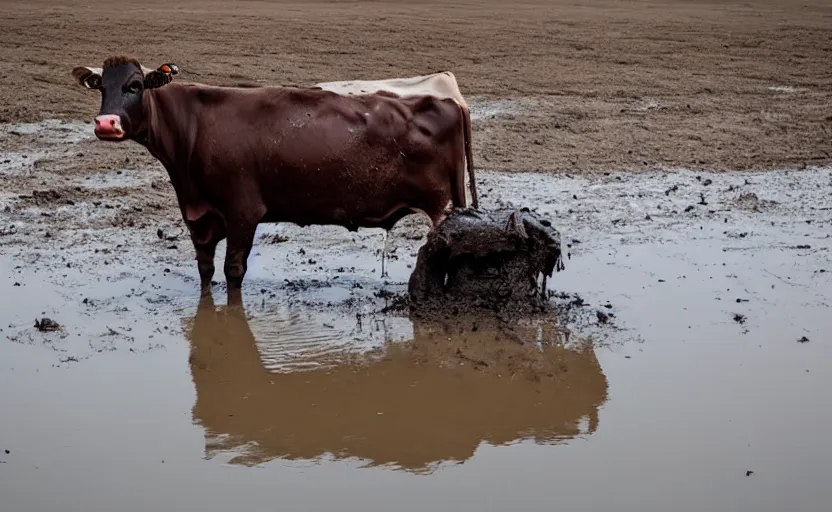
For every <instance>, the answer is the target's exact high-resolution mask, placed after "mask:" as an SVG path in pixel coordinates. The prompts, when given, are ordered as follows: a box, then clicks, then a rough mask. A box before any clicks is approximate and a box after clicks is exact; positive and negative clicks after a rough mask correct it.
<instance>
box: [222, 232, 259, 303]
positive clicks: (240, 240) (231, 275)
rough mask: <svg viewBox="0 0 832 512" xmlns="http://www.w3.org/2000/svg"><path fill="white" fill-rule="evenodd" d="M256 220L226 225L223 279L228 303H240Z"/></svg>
mask: <svg viewBox="0 0 832 512" xmlns="http://www.w3.org/2000/svg"><path fill="white" fill-rule="evenodd" d="M256 231H257V223H256V222H236V223H234V224H233V225H232V224H231V223H229V225H228V246H227V247H226V252H225V281H226V284H227V285H228V305H229V306H231V305H239V304H242V295H243V294H242V288H243V278H244V277H245V275H246V270H247V269H248V256H249V254H250V253H251V246H252V245H253V244H254V233H255V232H256Z"/></svg>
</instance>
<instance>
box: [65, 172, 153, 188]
mask: <svg viewBox="0 0 832 512" xmlns="http://www.w3.org/2000/svg"><path fill="white" fill-rule="evenodd" d="M150 181H151V180H150V179H142V178H138V177H136V176H132V175H131V174H130V172H129V171H116V172H109V173H99V174H94V175H91V176H86V177H85V178H84V179H82V180H77V181H76V182H75V183H76V184H77V185H79V186H82V187H84V188H88V189H94V190H103V189H109V188H139V187H146V186H150Z"/></svg>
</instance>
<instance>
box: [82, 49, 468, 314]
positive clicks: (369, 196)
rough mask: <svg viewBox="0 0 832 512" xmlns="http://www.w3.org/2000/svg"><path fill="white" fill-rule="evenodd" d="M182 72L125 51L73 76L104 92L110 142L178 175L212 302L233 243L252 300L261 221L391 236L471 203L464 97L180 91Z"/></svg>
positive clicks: (229, 269) (103, 116) (231, 268)
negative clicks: (219, 268)
mask: <svg viewBox="0 0 832 512" xmlns="http://www.w3.org/2000/svg"><path fill="white" fill-rule="evenodd" d="M177 72H178V70H177V68H176V66H175V65H173V64H165V65H162V66H160V67H159V68H158V69H155V70H152V71H151V70H148V69H146V68H144V67H143V66H141V64H139V62H138V61H136V60H135V59H132V58H126V57H112V58H109V59H107V60H106V61H105V62H104V66H103V68H102V69H95V68H87V67H76V68H75V69H73V71H72V74H73V76H74V77H75V79H76V80H77V82H78V84H79V85H81V86H83V87H87V88H90V89H98V90H100V91H101V96H102V97H101V109H100V111H99V114H98V116H97V117H96V118H95V133H96V136H97V137H98V138H99V139H101V140H109V141H124V140H132V141H135V142H138V143H139V144H141V145H143V146H145V147H146V148H147V149H148V151H149V152H150V153H151V154H152V155H153V156H154V157H156V158H157V159H158V160H159V161H160V162H161V163H162V165H164V167H165V169H166V170H167V171H168V175H169V176H170V180H171V183H172V185H173V187H174V190H175V191H176V196H177V200H178V202H179V208H180V210H181V213H182V218H183V219H184V221H185V223H186V224H187V226H188V229H189V231H190V233H191V239H192V241H193V244H194V248H195V249H196V260H197V263H198V268H199V275H200V279H201V284H202V293H203V294H209V293H210V290H211V279H212V277H213V275H214V253H215V250H216V246H217V243H219V242H220V241H221V240H222V239H224V238H226V237H227V239H228V242H227V245H228V247H227V252H226V257H225V267H224V270H225V277H226V282H227V285H228V293H229V300H234V301H235V302H236V301H239V299H240V290H241V287H242V281H243V277H244V276H245V273H246V266H247V260H248V256H249V253H250V251H251V247H252V244H253V241H254V235H255V230H256V228H257V225H258V224H259V223H260V222H292V223H294V224H297V225H299V226H307V225H312V224H333V225H340V226H344V227H346V228H347V229H349V230H353V231H354V230H356V229H357V228H359V227H368V228H383V229H385V230H389V229H390V228H392V227H393V225H394V224H395V223H396V222H398V221H399V220H400V219H401V218H402V217H404V216H405V215H408V214H411V213H419V212H421V213H424V214H426V215H427V216H428V217H429V218H430V220H431V222H432V224H433V226H434V227H436V225H438V224H439V223H440V222H441V221H442V219H444V217H445V216H446V215H447V213H448V211H449V207H450V206H451V205H452V206H453V207H463V206H465V148H464V144H463V141H462V137H463V133H464V130H463V114H462V112H461V110H460V106H459V104H458V103H457V102H455V101H454V100H453V99H450V98H437V97H435V96H430V95H422V96H409V97H407V98H402V97H399V96H397V95H395V94H392V93H389V92H379V93H376V94H369V95H360V96H345V95H339V94H336V93H334V92H331V91H326V90H320V89H300V88H283V87H261V88H256V89H250V88H230V87H211V86H207V85H202V84H179V83H170V82H171V81H172V80H173V75H175V74H176V73H177Z"/></svg>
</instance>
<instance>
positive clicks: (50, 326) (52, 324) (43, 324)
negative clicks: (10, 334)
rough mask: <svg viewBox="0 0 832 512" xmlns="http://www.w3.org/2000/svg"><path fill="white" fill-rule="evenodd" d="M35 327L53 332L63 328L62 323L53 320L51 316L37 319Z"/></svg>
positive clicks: (42, 330) (41, 330)
mask: <svg viewBox="0 0 832 512" xmlns="http://www.w3.org/2000/svg"><path fill="white" fill-rule="evenodd" d="M35 329H37V330H39V331H40V332H53V331H59V330H60V329H61V326H60V324H58V322H56V321H54V320H52V319H51V318H46V317H44V318H41V319H40V320H35Z"/></svg>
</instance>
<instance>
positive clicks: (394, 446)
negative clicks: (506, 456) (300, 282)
mask: <svg viewBox="0 0 832 512" xmlns="http://www.w3.org/2000/svg"><path fill="white" fill-rule="evenodd" d="M259 320H260V321H259V322H256V323H255V322H250V321H249V320H247V319H246V315H245V313H243V312H240V311H234V310H231V311H228V310H226V309H225V307H221V308H219V309H215V308H214V307H213V306H207V307H202V308H200V309H199V310H198V311H197V313H196V316H195V317H193V318H192V319H188V320H187V322H186V323H187V324H189V327H188V328H187V329H186V338H187V339H189V340H190V344H191V355H190V358H189V364H190V367H191V373H192V375H193V379H194V385H195V386H196V393H197V399H196V404H195V405H194V409H193V414H194V421H196V422H198V423H199V424H200V425H201V426H202V427H204V428H205V431H206V440H205V442H206V447H205V449H206V454H207V455H208V456H209V457H213V456H215V455H216V454H217V453H220V452H225V451H230V452H232V453H233V458H232V459H231V461H230V462H231V463H232V464H243V465H257V464H262V463H264V462H267V461H269V460H272V459H278V458H280V459H284V460H286V459H288V460H293V459H301V460H315V459H319V458H321V457H322V456H325V455H330V456H333V457H335V458H336V459H349V458H357V459H360V460H362V461H364V462H365V465H366V466H386V467H390V468H397V469H404V470H407V471H413V472H416V473H429V472H431V471H433V470H435V469H436V466H437V465H440V464H442V463H447V462H464V461H466V460H468V459H469V458H471V457H472V456H473V455H474V452H475V451H476V449H477V447H478V446H479V445H480V444H481V443H483V442H486V443H489V444H491V445H503V444H507V443H513V442H517V441H520V440H523V439H530V440H533V441H535V442H538V443H543V444H556V443H559V442H565V441H566V440H568V439H571V438H573V437H575V436H577V435H581V434H588V433H591V432H592V431H594V429H595V428H596V427H597V423H598V408H599V407H600V406H601V404H602V403H603V402H604V400H605V399H606V389H607V385H606V380H605V378H604V375H603V373H602V372H601V369H600V366H599V364H598V360H597V358H596V357H595V354H594V352H593V351H592V350H591V349H587V350H585V351H582V352H580V351H567V350H564V349H550V350H548V351H547V354H546V357H547V358H548V360H549V364H550V365H551V366H552V367H553V368H557V370H559V371H560V374H559V375H558V376H557V378H556V379H544V381H542V382H541V381H540V380H538V381H534V380H532V379H528V378H525V377H522V376H519V375H517V373H516V372H519V371H521V369H520V368H517V367H516V366H517V365H514V366H515V367H513V363H514V361H513V360H511V359H510V358H504V359H503V360H498V359H496V360H495V359H489V360H490V361H491V364H492V365H493V367H492V368H489V371H488V372H484V371H482V370H481V369H477V368H476V365H477V363H476V362H472V361H475V359H476V357H481V356H474V354H475V353H476V352H477V347H478V346H482V345H484V344H489V343H493V340H494V338H495V337H499V334H498V333H496V332H493V331H489V330H486V329H483V330H478V331H477V332H475V333H467V334H463V335H461V336H458V337H454V338H453V339H450V338H448V334H449V333H447V332H444V331H443V329H442V327H437V326H433V325H426V324H419V323H417V324H416V325H415V326H414V332H416V335H415V337H413V338H412V339H411V340H409V341H408V342H406V343H402V342H400V343H396V344H394V345H393V346H391V347H388V349H387V350H385V351H384V352H383V353H381V354H380V355H379V356H378V357H376V358H370V359H368V360H364V361H363V364H359V363H354V364H341V365H338V366H334V367H330V368H326V369H321V368H316V369H312V370H309V371H301V372H282V373H277V372H275V371H273V370H271V369H270V368H268V365H267V364H264V352H263V351H262V350H258V349H260V348H262V347H263V345H276V344H279V343H282V340H281V339H280V338H281V337H282V335H283V333H284V331H286V329H285V328H284V327H283V325H281V323H279V322H273V321H272V318H270V317H269V316H265V317H260V318H259ZM303 327H304V326H303V324H301V325H296V326H295V329H290V330H289V332H288V333H287V334H288V339H287V340H286V341H287V343H292V340H293V339H294V336H293V335H294V334H295V333H297V332H298V330H299V329H302V328H303ZM315 330H317V331H319V332H320V330H321V329H320V327H318V328H317V329H315ZM255 333H256V334H255ZM275 337H277V338H278V339H275ZM503 342H504V343H506V344H508V343H512V345H509V348H511V347H516V350H515V351H517V352H519V351H520V350H526V349H523V348H521V347H520V346H519V345H516V343H513V342H512V341H511V340H508V339H503ZM501 350H504V349H501ZM463 352H470V354H471V355H467V354H466V355H465V356H461V355H460V354H462V353H463ZM316 356H317V354H316V355H314V356H313V358H314V357H316ZM266 359H267V358H266ZM241 397H245V399H242V400H241ZM287 418H291V421H285V419H287ZM582 420H586V421H585V422H584V423H586V424H587V425H588V427H587V428H585V429H583V430H582V429H581V428H580V425H581V423H582Z"/></svg>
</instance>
